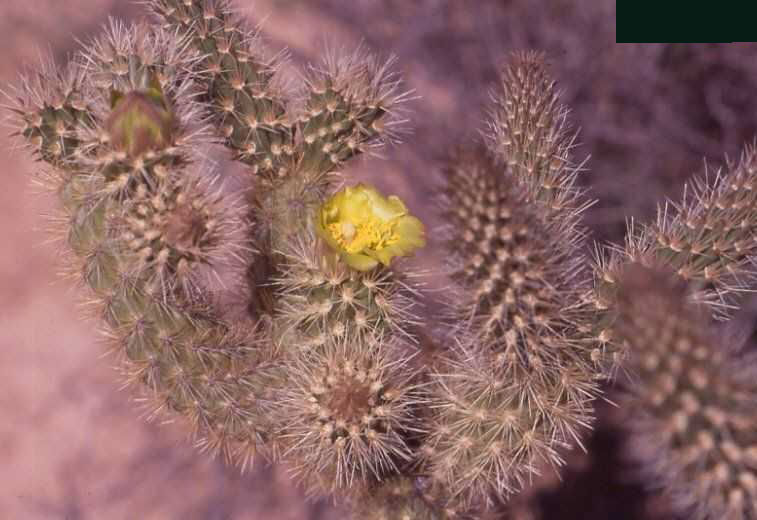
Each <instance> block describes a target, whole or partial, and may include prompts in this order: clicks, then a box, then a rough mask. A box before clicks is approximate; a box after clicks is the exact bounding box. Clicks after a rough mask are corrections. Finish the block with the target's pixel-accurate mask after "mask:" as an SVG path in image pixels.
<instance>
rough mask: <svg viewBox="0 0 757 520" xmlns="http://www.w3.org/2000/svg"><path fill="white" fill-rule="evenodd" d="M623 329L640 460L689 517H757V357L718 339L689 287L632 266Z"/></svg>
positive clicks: (622, 291)
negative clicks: (756, 418) (756, 422)
mask: <svg viewBox="0 0 757 520" xmlns="http://www.w3.org/2000/svg"><path fill="white" fill-rule="evenodd" d="M618 294H619V297H618V321H617V323H616V326H615V330H616V331H617V333H618V335H619V336H620V337H622V338H623V339H625V340H626V341H627V342H628V344H629V346H630V349H631V353H630V361H629V363H628V368H629V370H630V372H631V375H632V377H631V379H630V380H629V381H628V382H627V383H626V384H625V385H624V386H625V391H626V393H625V394H624V395H623V396H622V398H621V400H620V403H619V404H620V407H621V408H620V410H621V413H622V414H623V416H624V418H625V420H624V424H627V425H628V428H629V429H630V430H631V431H632V432H633V437H632V449H631V453H632V454H633V456H634V457H635V458H636V459H638V460H639V461H640V462H641V467H642V468H643V470H644V471H645V472H646V473H647V474H648V475H649V476H650V477H651V479H650V481H651V482H652V483H654V484H657V485H660V486H662V487H664V489H665V490H666V491H667V492H668V493H670V494H671V495H672V497H673V499H674V502H675V504H676V506H677V507H678V508H679V510H680V512H681V513H682V514H686V515H687V516H688V517H691V518H697V519H708V518H729V519H731V518H732V519H746V518H754V516H755V514H757V461H756V460H755V452H754V450H755V448H756V447H757V444H756V443H757V433H755V431H754V405H755V403H757V384H756V383H755V364H754V363H755V360H754V359H753V356H751V355H748V354H744V353H739V350H740V348H741V345H740V344H731V343H729V340H728V339H722V332H721V339H718V335H717V334H715V333H713V331H711V330H710V328H709V327H708V326H707V322H708V317H707V315H706V314H705V315H703V314H702V312H701V309H697V308H696V307H694V306H692V305H691V304H689V303H687V297H686V285H685V284H684V283H681V281H680V280H677V279H675V277H674V275H673V274H671V273H668V272H665V271H661V270H660V269H654V268H645V267H642V266H640V265H631V266H629V267H627V268H626V269H624V272H623V274H622V276H621V278H620V279H619V288H618Z"/></svg>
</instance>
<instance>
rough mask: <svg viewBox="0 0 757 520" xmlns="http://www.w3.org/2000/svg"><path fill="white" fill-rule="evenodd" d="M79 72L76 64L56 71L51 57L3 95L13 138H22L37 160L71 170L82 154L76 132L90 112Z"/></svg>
mask: <svg viewBox="0 0 757 520" xmlns="http://www.w3.org/2000/svg"><path fill="white" fill-rule="evenodd" d="M83 81H84V78H83V74H82V70H81V68H80V67H78V66H76V65H75V64H69V65H68V66H66V67H64V68H59V67H57V66H56V65H55V63H54V62H53V59H52V57H47V58H44V59H43V61H42V63H41V64H40V66H39V68H38V70H36V71H34V72H31V73H28V74H26V75H24V76H22V78H21V82H20V86H19V87H17V88H15V89H14V90H13V91H10V92H4V93H3V94H4V96H5V98H6V99H7V104H6V105H4V108H6V109H7V110H8V111H9V116H10V122H11V125H12V127H13V128H15V129H17V130H16V132H15V134H14V135H17V136H20V137H22V138H23V140H24V142H25V143H26V144H27V146H29V147H30V148H31V150H32V153H33V154H34V155H35V156H36V157H38V158H39V159H40V160H42V161H44V162H47V163H49V164H51V165H53V166H55V167H57V168H61V169H66V170H70V169H71V167H72V166H73V162H74V159H75V157H77V156H78V154H80V153H81V141H80V140H79V138H78V137H77V134H76V130H77V128H78V127H79V125H81V124H89V123H90V118H91V110H90V109H89V108H88V106H87V101H86V97H85V95H84V92H83V86H82V83H83Z"/></svg>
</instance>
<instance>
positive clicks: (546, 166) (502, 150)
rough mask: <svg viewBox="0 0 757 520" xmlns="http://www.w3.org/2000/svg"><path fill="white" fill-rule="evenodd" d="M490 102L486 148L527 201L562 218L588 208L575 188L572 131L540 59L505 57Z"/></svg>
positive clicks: (535, 55) (539, 56)
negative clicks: (523, 191) (562, 213)
mask: <svg viewBox="0 0 757 520" xmlns="http://www.w3.org/2000/svg"><path fill="white" fill-rule="evenodd" d="M492 101H493V108H492V111H491V116H490V122H489V135H488V136H487V142H488V145H489V147H490V148H491V149H492V150H493V151H494V152H495V154H497V155H498V156H499V157H500V158H501V159H502V160H503V161H504V163H505V164H506V165H507V167H508V168H509V171H510V172H511V173H512V174H513V175H514V176H515V177H516V178H517V179H519V180H520V182H522V183H523V185H524V186H525V187H526V188H527V194H528V195H529V198H530V199H531V200H538V201H541V202H543V203H545V204H547V205H548V206H550V207H551V208H553V209H554V210H561V209H562V210H565V211H567V212H568V213H574V212H580V211H582V208H585V207H586V206H588V205H589V204H590V203H589V202H588V201H584V200H583V198H582V193H581V190H580V189H578V188H577V187H576V186H575V182H576V177H577V175H578V173H579V172H580V170H581V169H580V166H576V165H575V164H574V163H573V162H572V160H571V157H570V155H571V151H572V149H573V148H574V143H575V139H576V137H577V132H574V131H573V130H572V129H571V126H570V122H569V120H568V117H567V116H568V109H567V108H566V107H565V106H564V105H562V104H561V103H560V95H559V92H558V90H557V88H556V86H555V81H554V80H553V79H552V78H551V76H550V74H549V71H548V69H547V66H546V63H545V57H544V54H543V53H540V52H534V51H521V52H514V53H512V54H510V56H509V57H508V59H507V62H506V64H505V67H504V69H503V71H502V75H501V78H500V84H499V86H498V88H497V89H496V90H495V91H494V92H492Z"/></svg>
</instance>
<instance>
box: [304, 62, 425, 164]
mask: <svg viewBox="0 0 757 520" xmlns="http://www.w3.org/2000/svg"><path fill="white" fill-rule="evenodd" d="M393 64H394V59H393V58H390V59H389V60H387V61H383V62H382V61H380V60H379V59H378V58H377V57H376V56H373V55H371V54H369V53H367V52H365V51H364V50H363V49H362V48H360V49H358V50H356V51H355V52H354V53H352V54H349V55H340V54H339V53H337V52H336V51H332V52H331V53H330V54H329V55H328V56H327V58H326V59H325V60H324V63H323V65H322V66H320V67H315V66H311V68H310V74H309V76H308V77H307V88H306V89H305V91H304V95H303V96H304V98H305V103H304V105H305V106H304V108H303V111H302V113H301V115H300V117H299V118H298V128H299V132H300V134H301V139H302V144H301V146H302V159H301V165H302V167H303V169H304V170H305V171H307V172H309V173H310V174H311V175H315V176H320V175H325V174H327V173H330V172H332V171H333V170H335V169H337V168H339V167H341V166H342V164H344V162H345V161H347V160H348V159H350V158H352V157H354V156H356V155H358V154H360V153H362V152H363V151H365V150H366V149H367V148H369V147H375V146H378V145H381V144H382V143H385V142H394V141H396V140H397V139H398V138H399V136H400V134H401V132H402V124H403V123H404V119H403V118H402V116H401V113H402V111H401V109H402V104H403V103H404V102H405V101H407V99H408V97H409V95H410V92H407V91H403V90H402V85H401V81H400V79H399V76H398V75H397V73H396V72H395V71H393V70H392V66H393Z"/></svg>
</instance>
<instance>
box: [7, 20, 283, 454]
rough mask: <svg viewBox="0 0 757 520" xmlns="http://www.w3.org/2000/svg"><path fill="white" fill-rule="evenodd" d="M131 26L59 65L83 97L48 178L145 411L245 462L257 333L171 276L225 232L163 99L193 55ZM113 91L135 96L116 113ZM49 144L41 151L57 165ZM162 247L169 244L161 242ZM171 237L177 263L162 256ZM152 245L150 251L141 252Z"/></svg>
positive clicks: (256, 432)
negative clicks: (171, 414) (169, 415)
mask: <svg viewBox="0 0 757 520" xmlns="http://www.w3.org/2000/svg"><path fill="white" fill-rule="evenodd" d="M137 34H138V29H137V28H134V27H132V28H126V27H124V26H122V25H120V24H117V23H113V24H111V27H110V32H109V33H108V35H106V36H105V37H104V38H102V39H100V40H97V41H96V42H95V43H93V44H92V45H91V46H89V47H88V48H87V49H86V50H85V51H84V52H83V53H82V59H81V61H79V62H76V63H74V64H72V65H70V67H81V68H82V69H83V72H82V73H81V76H80V77H82V78H84V79H83V87H84V93H83V96H85V98H86V99H88V100H89V101H91V107H90V111H89V112H88V117H87V122H86V124H80V125H78V126H77V127H76V128H75V133H73V134H72V135H74V136H75V138H76V143H77V146H78V147H77V150H85V152H82V153H77V159H78V161H77V163H76V170H75V172H74V174H73V175H59V176H51V177H50V180H51V181H57V182H58V185H57V186H52V188H54V189H56V191H57V192H58V193H59V194H60V196H61V198H62V201H63V206H64V211H65V212H66V215H67V218H66V219H64V221H65V222H66V223H67V224H68V226H67V227H68V228H69V229H67V230H65V231H64V233H66V234H67V237H68V239H67V241H68V245H69V246H70V247H71V250H72V253H73V254H72V258H71V260H72V265H71V268H70V269H71V271H73V272H75V273H76V276H77V277H80V278H81V279H82V280H83V282H84V283H85V285H87V286H88V287H89V288H90V289H91V296H90V299H91V303H92V305H93V306H94V307H96V308H98V309H100V311H101V313H102V317H103V318H104V320H105V322H106V324H107V326H108V336H109V337H110V339H111V341H112V343H113V349H114V350H115V351H117V352H118V353H119V355H120V356H121V358H122V359H123V361H124V363H123V371H124V373H125V374H126V377H127V381H128V382H129V383H141V384H142V386H143V388H145V389H146V390H147V392H146V396H145V400H146V402H149V403H151V408H153V411H155V410H160V409H171V410H173V411H175V412H178V413H180V414H183V415H185V416H187V417H189V418H190V420H191V421H192V423H193V425H194V427H195V431H196V434H197V438H198V444H200V445H201V446H202V447H204V448H206V449H208V450H212V451H222V452H223V453H224V454H225V455H226V457H227V458H229V459H234V460H235V461H237V462H240V463H241V464H246V463H247V462H248V461H249V458H250V457H251V455H252V454H253V453H254V452H255V451H256V450H257V449H258V448H259V447H260V446H261V444H262V443H263V442H264V441H266V440H267V434H268V430H267V429H266V427H265V426H263V423H264V420H263V419H262V413H261V408H262V407H264V406H265V401H266V397H265V396H266V395H267V393H268V392H269V390H268V389H269V388H270V387H271V384H270V382H269V381H268V380H267V379H266V377H267V376H266V375H265V374H267V373H269V372H267V371H266V369H265V368H264V364H265V360H264V359H263V358H264V356H262V355H261V349H260V348H259V343H260V341H261V340H260V339H259V338H260V336H259V335H258V334H256V332H255V331H254V330H250V329H249V328H246V327H241V326H240V327H230V326H228V325H227V324H225V323H223V322H222V321H221V320H219V319H218V318H217V317H216V316H215V313H214V311H213V310H212V308H211V306H210V305H208V302H209V301H210V298H209V295H208V294H206V293H205V292H198V291H196V290H194V289H193V290H189V288H188V287H189V286H188V285H187V284H185V283H182V280H181V277H180V276H179V272H180V271H189V272H191V271H194V270H195V269H196V268H197V267H198V265H199V264H201V263H202V262H203V261H205V260H208V259H209V258H210V257H209V256H208V254H207V253H209V252H210V251H212V249H213V248H214V247H215V246H210V243H208V242H207V240H208V239H210V241H211V242H214V241H215V242H218V241H220V242H223V241H224V240H225V239H226V238H228V237H224V236H223V235H224V234H223V233H221V234H220V235H218V234H217V232H218V231H220V230H222V229H224V228H225V227H228V223H227V222H224V217H223V213H222V212H221V213H220V214H216V212H214V209H217V208H213V207H212V205H211V206H210V210H209V211H208V209H209V206H208V205H207V204H204V203H203V201H208V200H211V199H212V197H213V196H214V195H213V194H212V193H207V189H208V185H207V184H206V183H202V182H194V181H191V175H189V174H188V171H187V168H186V166H187V164H188V162H189V159H188V157H189V154H188V147H187V145H186V140H185V136H186V130H187V126H186V125H185V123H186V122H187V119H185V118H184V116H187V114H188V112H182V109H173V107H175V106H178V105H181V104H182V102H183V101H186V100H185V99H180V98H181V95H182V94H183V93H185V92H186V90H185V89H184V86H183V85H184V84H183V83H182V82H181V80H180V79H179V78H177V77H176V76H175V75H174V71H173V69H172V67H173V66H175V65H177V64H181V63H186V62H185V61H182V60H185V59H190V60H191V59H192V58H187V57H182V56H179V55H176V54H172V50H176V49H177V47H176V46H175V45H172V44H171V43H170V42H171V41H173V40H171V35H166V34H165V33H160V32H159V33H157V34H154V33H151V34H149V35H148V36H146V37H144V38H137ZM122 65H127V67H126V69H125V70H124V69H123V68H122ZM129 65H130V67H129ZM151 78H152V79H157V81H159V82H161V84H160V88H159V89H158V90H159V96H158V97H163V96H165V100H164V101H166V103H165V104H162V106H163V107H164V108H165V109H166V110H170V112H171V113H172V114H173V115H175V116H177V118H176V126H175V127H173V126H172V127H171V131H170V132H168V131H167V133H161V132H158V133H154V132H153V130H154V129H155V128H161V129H162V128H164V127H163V126H162V124H161V123H159V122H158V124H157V126H154V125H153V123H156V120H155V119H154V117H156V116H157V117H158V118H159V119H158V120H157V121H161V120H163V119H162V118H160V114H159V113H156V112H155V110H154V107H153V106H150V105H145V104H144V103H143V101H147V99H146V98H145V97H144V96H148V97H150V96H152V94H151V89H152V88H153V87H151V86H150V84H151ZM177 82H178V83H177ZM115 91H118V92H122V93H123V96H122V99H126V100H127V101H128V99H129V97H130V96H131V95H132V94H135V96H134V98H135V99H138V100H139V102H137V103H135V104H132V105H128V104H127V109H126V110H121V111H119V110H118V108H119V105H118V104H117V103H118V100H116V104H115V110H112V108H113V107H112V102H113V100H112V94H113V92H115ZM140 96H141V97H140ZM122 102H123V101H122ZM43 103H47V104H51V103H50V102H49V101H43ZM189 113H191V111H190V112H189ZM113 114H117V117H115V119H113V118H111V117H110V116H112V115H113ZM190 119H191V118H190ZM119 133H120V135H121V136H122V137H124V138H123V139H122V138H119V137H118V135H119ZM21 135H22V137H23V138H25V139H35V138H36V134H34V133H29V132H26V133H24V132H22V133H21ZM69 142H73V141H66V143H69ZM65 149H66V148H65V147H64V150H65ZM59 156H60V154H46V155H43V159H46V160H49V161H50V162H51V163H53V164H54V165H58V164H63V165H64V166H65V165H67V164H68V163H61V162H59V160H58V159H59ZM187 186H189V187H191V188H192V190H191V192H190V191H187V190H186V188H187ZM206 195H207V196H206ZM208 197H210V199H208ZM187 199H191V203H187ZM198 201H199V202H200V204H196V203H197V202H198ZM188 206H189V207H188ZM193 212H194V213H193ZM193 215H194V216H193ZM195 217H196V218H195ZM169 223H172V224H169ZM135 231H138V232H139V233H140V234H141V235H140V236H136V233H135ZM216 239H219V240H216ZM158 243H160V244H161V247H155V246H156V245H157V244H158ZM216 245H218V244H216ZM175 246H178V247H175ZM185 246H186V247H185ZM209 246H210V248H209ZM166 247H168V248H169V249H171V251H172V252H171V251H169V252H168V254H164V252H163V251H164V250H165V248H166ZM182 248H184V249H183V250H182V251H183V257H184V262H182V259H180V258H179V257H178V256H176V255H175V254H173V253H176V252H178V251H179V250H180V249H182ZM146 252H147V253H149V254H146ZM153 256H154V258H153V260H158V261H157V262H155V261H149V257H153ZM180 256H181V255H180ZM210 256H211V257H212V256H213V255H210ZM211 263H212V261H211ZM181 266H183V267H181ZM163 269H165V271H164V272H163V273H160V271H161V270H163Z"/></svg>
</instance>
